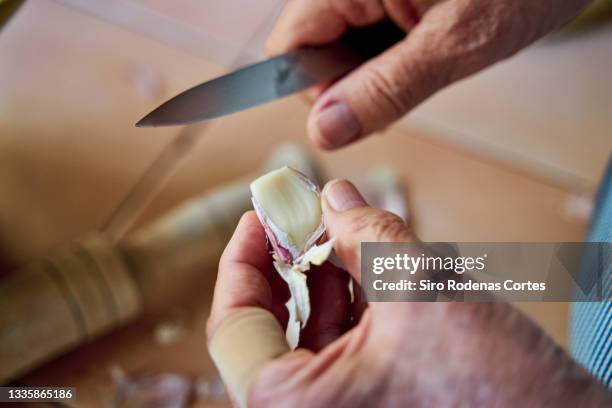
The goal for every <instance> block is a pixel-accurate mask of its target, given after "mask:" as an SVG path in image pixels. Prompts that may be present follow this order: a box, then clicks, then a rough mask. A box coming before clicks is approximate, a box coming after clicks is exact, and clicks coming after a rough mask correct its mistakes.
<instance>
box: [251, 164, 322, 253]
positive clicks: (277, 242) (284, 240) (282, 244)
mask: <svg viewBox="0 0 612 408" xmlns="http://www.w3.org/2000/svg"><path fill="white" fill-rule="evenodd" d="M281 174H282V177H293V178H294V179H295V180H297V181H298V182H299V183H301V187H303V189H304V190H303V191H304V194H308V193H310V194H312V195H313V196H314V197H315V198H316V200H317V203H320V194H321V193H320V190H319V188H318V186H317V185H316V184H315V183H313V182H312V181H311V180H310V179H308V177H306V176H305V175H304V174H302V173H300V172H299V171H298V170H295V169H293V168H291V167H284V168H281V169H279V170H276V171H275V172H271V173H268V174H267V175H264V176H262V177H261V178H260V179H257V180H256V181H254V182H253V183H252V184H251V191H252V192H253V197H252V201H253V207H254V208H255V212H256V213H257V217H258V218H259V221H260V222H261V224H262V225H263V227H264V229H265V231H266V235H267V236H268V239H269V240H270V244H271V245H272V248H273V250H274V252H275V253H276V254H277V256H278V257H279V258H280V259H281V260H282V261H283V262H285V263H286V264H291V263H293V262H294V261H298V260H299V258H300V257H301V256H302V255H303V254H304V253H306V251H308V250H309V249H310V248H312V247H313V246H314V245H315V244H316V243H317V242H318V241H319V240H320V239H321V237H322V236H323V234H324V232H325V226H324V225H323V221H322V217H321V216H320V207H319V213H317V217H318V220H317V226H316V228H314V229H313V230H312V232H309V235H308V239H307V240H306V242H305V243H304V244H303V245H299V246H298V245H296V244H295V243H294V242H293V240H292V239H291V238H290V234H289V233H287V232H286V231H283V230H282V229H281V228H280V227H279V226H277V225H276V224H275V223H274V221H273V220H272V218H273V217H272V216H271V215H270V214H267V213H266V210H265V209H264V208H263V206H262V205H261V203H260V202H259V201H258V199H257V197H256V195H257V194H255V190H256V189H255V188H254V185H255V184H256V183H258V182H260V180H262V179H264V178H265V177H274V176H279V175H281ZM285 193H286V192H285V191H272V192H271V194H274V195H276V196H277V197H278V199H279V200H285V201H288V200H289V199H299V197H298V198H296V197H287V195H286V194H285ZM285 204H286V205H291V203H285ZM296 204H299V203H296ZM318 205H320V204H318ZM300 216H303V217H307V216H309V214H304V215H300Z"/></svg>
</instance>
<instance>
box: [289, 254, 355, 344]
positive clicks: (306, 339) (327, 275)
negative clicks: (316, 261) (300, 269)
mask: <svg viewBox="0 0 612 408" xmlns="http://www.w3.org/2000/svg"><path fill="white" fill-rule="evenodd" d="M349 278H350V276H349V275H348V274H347V273H346V271H344V270H342V269H340V268H338V267H336V266H334V265H332V264H331V263H329V262H327V263H325V264H323V265H322V266H320V267H315V268H313V269H311V270H310V271H308V281H307V282H308V289H309V292H310V304H311V312H310V317H309V319H308V323H307V324H306V327H305V328H304V330H303V331H302V333H301V334H300V347H304V348H307V349H309V350H312V351H315V352H316V351H319V350H321V349H322V348H323V347H325V346H327V345H328V344H329V343H331V342H333V341H334V340H336V339H337V338H338V337H340V336H342V335H343V334H344V333H345V332H346V330H347V329H348V326H349V323H350V294H349V291H348V282H349Z"/></svg>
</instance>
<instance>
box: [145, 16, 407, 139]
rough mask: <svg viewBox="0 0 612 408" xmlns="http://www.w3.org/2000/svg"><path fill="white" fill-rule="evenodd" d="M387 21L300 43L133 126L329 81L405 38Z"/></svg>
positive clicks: (198, 117)
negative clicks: (324, 42) (325, 42)
mask: <svg viewBox="0 0 612 408" xmlns="http://www.w3.org/2000/svg"><path fill="white" fill-rule="evenodd" d="M405 35H406V34H405V32H404V31H402V30H401V29H400V28H399V27H398V26H396V25H395V24H394V23H393V22H391V21H390V20H385V21H383V22H380V23H378V24H375V25H372V26H369V27H366V28H360V29H351V30H349V31H348V32H347V34H346V35H345V36H343V37H342V39H341V40H339V41H337V42H334V43H331V44H328V45H324V46H317V47H303V48H299V49H297V50H293V51H290V52H287V53H285V54H281V55H279V56H276V57H273V58H271V59H268V60H264V61H262V62H259V63H256V64H253V65H249V66H246V67H244V68H241V69H239V70H237V71H234V72H232V73H229V74H227V75H224V76H221V77H219V78H215V79H212V80H210V81H207V82H204V83H202V84H200V85H196V86H194V87H193V88H190V89H188V90H186V91H184V92H182V93H180V94H178V95H177V96H175V97H173V98H171V99H170V100H168V101H166V102H164V103H163V104H161V105H160V106H159V107H158V108H156V109H155V110H153V111H152V112H151V113H149V114H148V115H146V116H145V117H144V118H142V119H141V120H140V121H139V122H138V123H136V126H138V127H150V126H170V125H185V124H190V123H195V122H199V121H204V120H209V119H213V118H217V117H220V116H225V115H229V114H231V113H236V112H239V111H242V110H245V109H248V108H251V107H254V106H257V105H261V104H264V103H267V102H271V101H274V100H276V99H279V98H282V97H285V96H288V95H291V94H293V93H296V92H299V91H302V90H304V89H307V88H309V87H311V86H313V85H317V84H320V83H324V82H326V81H330V80H334V79H337V78H339V77H340V76H342V75H344V74H346V73H348V72H349V71H351V70H352V69H354V68H356V67H358V66H359V65H361V64H362V63H363V62H365V61H366V60H368V59H370V58H372V57H374V56H376V55H378V54H380V53H381V52H383V51H384V50H386V49H387V48H389V47H391V46H392V45H393V44H395V43H397V42H398V41H400V40H401V39H403V38H404V37H405Z"/></svg>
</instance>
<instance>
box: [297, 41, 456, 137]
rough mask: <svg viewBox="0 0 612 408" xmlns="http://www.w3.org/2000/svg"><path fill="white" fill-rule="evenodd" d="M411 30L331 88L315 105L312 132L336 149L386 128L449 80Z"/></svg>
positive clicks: (310, 127) (310, 134)
mask: <svg viewBox="0 0 612 408" xmlns="http://www.w3.org/2000/svg"><path fill="white" fill-rule="evenodd" d="M412 39H413V38H412V37H411V35H409V36H408V37H407V39H405V40H403V41H402V42H400V43H398V44H396V45H395V46H393V47H392V48H390V49H388V50H387V51H385V52H384V53H383V54H381V55H380V56H378V57H376V58H373V59H372V60H370V61H368V62H366V63H365V64H363V65H362V66H361V67H359V68H358V69H356V70H355V71H353V72H351V73H350V74H349V75H348V76H346V77H345V78H343V79H341V80H339V81H338V82H336V83H335V84H333V85H332V86H331V87H329V89H327V90H326V91H325V92H324V93H323V94H322V95H321V96H320V97H319V98H318V100H317V102H316V103H315V105H314V106H313V108H312V110H311V112H310V115H309V118H308V125H307V126H308V134H309V137H310V138H311V139H312V140H313V142H314V143H315V144H316V145H317V146H319V147H321V148H324V149H335V148H338V147H342V146H344V145H347V144H349V143H352V142H354V141H356V140H358V139H360V138H362V137H365V136H367V135H368V134H370V133H372V132H375V131H377V130H381V129H383V128H385V127H386V126H387V125H389V124H391V123H392V122H394V121H395V120H397V119H399V118H400V117H402V116H403V115H404V114H405V113H407V112H408V111H409V110H411V109H412V108H414V107H415V106H416V105H418V104H419V103H420V102H422V101H423V100H425V99H426V98H427V97H429V96H430V95H432V94H433V93H435V92H436V91H437V90H439V89H441V88H442V87H444V86H445V85H446V84H447V83H448V80H449V79H448V78H447V76H446V75H445V74H444V73H443V72H442V67H441V66H440V64H435V63H434V62H433V61H431V59H432V58H430V57H431V55H430V54H431V51H429V50H424V49H423V48H424V47H421V46H420V45H419V44H416V43H415V42H414V41H412Z"/></svg>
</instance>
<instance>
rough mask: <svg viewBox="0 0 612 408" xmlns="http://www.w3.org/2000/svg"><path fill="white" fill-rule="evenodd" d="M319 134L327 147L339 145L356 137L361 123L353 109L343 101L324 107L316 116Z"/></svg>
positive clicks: (359, 131)
mask: <svg viewBox="0 0 612 408" xmlns="http://www.w3.org/2000/svg"><path fill="white" fill-rule="evenodd" d="M316 125H317V128H318V130H319V134H320V135H321V137H322V138H323V139H324V142H325V143H326V144H327V146H329V147H340V146H344V145H345V144H347V143H349V142H351V141H353V140H355V139H357V137H359V134H360V133H361V124H360V123H359V120H357V117H356V116H355V114H354V113H353V111H352V110H351V109H350V108H349V107H348V106H347V105H346V104H345V103H343V102H335V103H332V104H331V105H329V106H327V107H324V108H323V109H322V110H321V111H320V112H318V113H317V116H316Z"/></svg>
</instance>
